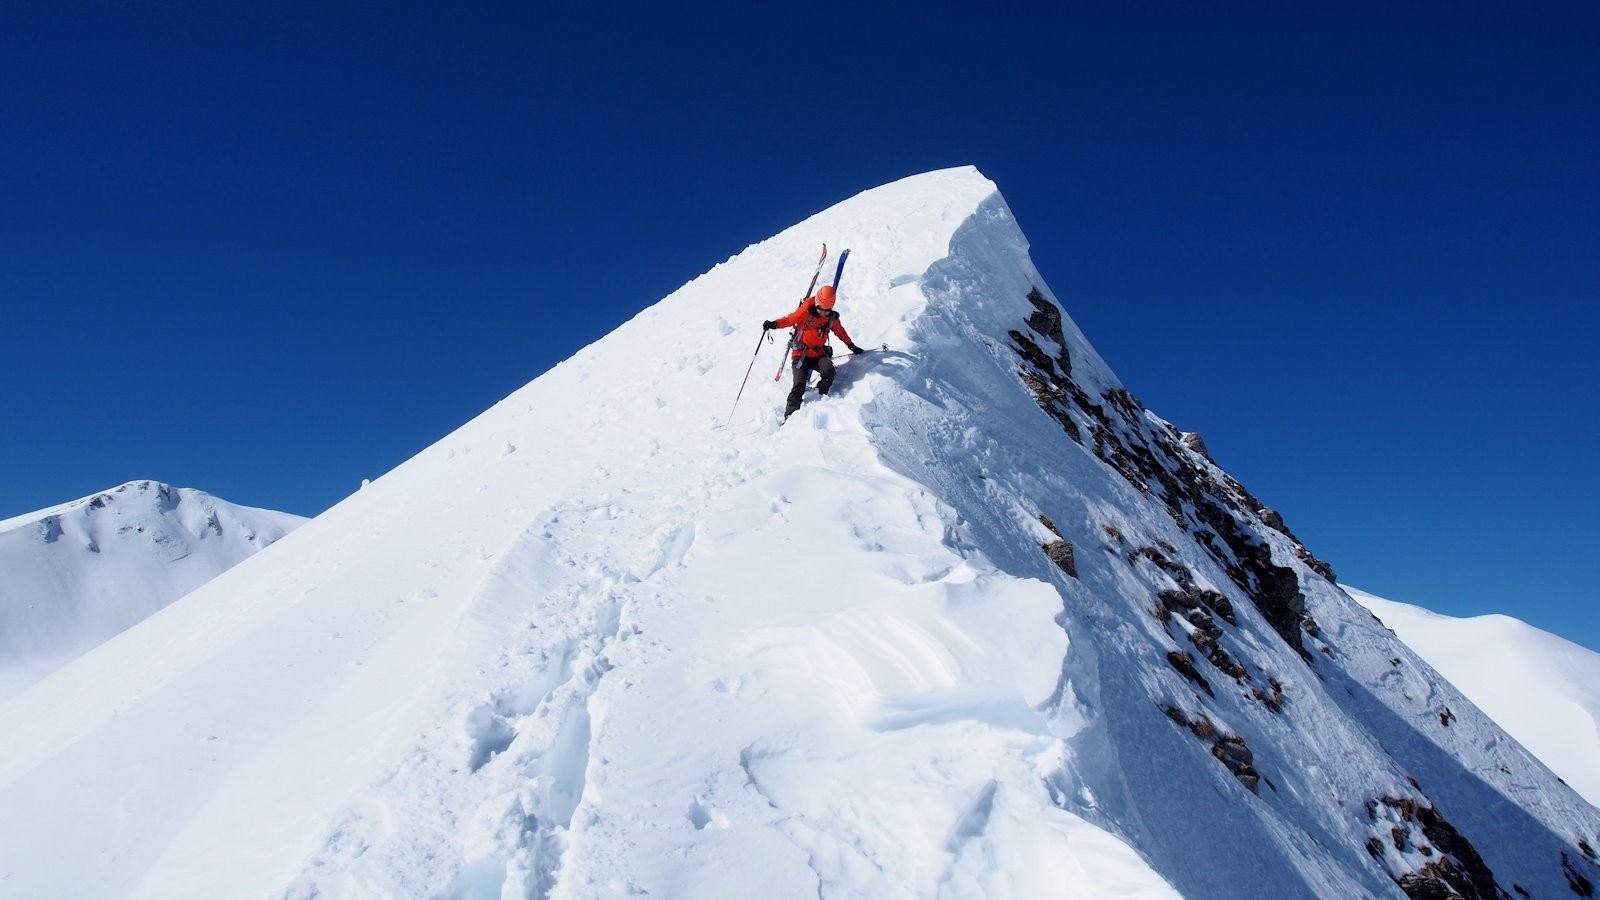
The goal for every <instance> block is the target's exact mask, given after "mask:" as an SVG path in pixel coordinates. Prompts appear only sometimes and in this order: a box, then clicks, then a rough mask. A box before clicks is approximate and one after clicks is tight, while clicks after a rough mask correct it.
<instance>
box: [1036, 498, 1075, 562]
mask: <svg viewBox="0 0 1600 900" xmlns="http://www.w3.org/2000/svg"><path fill="white" fill-rule="evenodd" d="M1039 524H1041V525H1043V526H1044V527H1046V528H1048V529H1050V533H1051V534H1053V535H1055V536H1056V539H1055V540H1053V541H1051V542H1049V543H1048V544H1040V545H1039V549H1041V550H1043V551H1044V555H1045V556H1048V557H1050V561H1051V562H1053V563H1055V564H1056V565H1057V566H1059V567H1060V569H1061V571H1063V572H1065V573H1067V574H1068V575H1071V576H1072V577H1073V578H1077V577H1078V564H1077V562H1076V561H1075V560H1074V559H1073V556H1072V542H1071V541H1069V540H1067V539H1065V538H1063V537H1062V536H1061V529H1059V528H1057V527H1056V523H1054V522H1052V521H1050V517H1049V516H1047V515H1045V514H1044V513H1040V514H1039Z"/></svg>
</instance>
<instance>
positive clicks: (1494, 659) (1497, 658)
mask: <svg viewBox="0 0 1600 900" xmlns="http://www.w3.org/2000/svg"><path fill="white" fill-rule="evenodd" d="M1344 589H1345V592H1346V593H1348V594H1349V595H1350V596H1351V597H1353V598H1355V600H1356V601H1357V602H1358V603H1360V604H1361V605H1362V606H1365V607H1366V608H1367V609H1369V610H1371V611H1372V613H1373V615H1376V616H1377V617H1378V618H1379V619H1382V620H1383V624H1385V625H1387V626H1389V628H1391V629H1392V630H1393V631H1394V633H1395V634H1396V635H1399V637H1400V639H1401V640H1402V641H1405V642H1406V646H1408V647H1410V648H1411V649H1412V650H1415V651H1416V652H1417V655H1418V656H1420V657H1422V658H1423V659H1424V660H1426V661H1427V663H1428V665H1430V666H1433V667H1434V668H1435V669H1437V670H1438V671H1439V674H1441V675H1443V676H1444V677H1445V678H1448V679H1449V680H1450V683H1451V684H1453V685H1455V686H1456V687H1457V688H1459V689H1460V690H1461V692H1462V693H1463V694H1466V696H1467V699H1469V700H1471V701H1472V702H1473V703H1475V704H1477V705H1478V708H1479V709H1481V710H1483V711H1484V712H1486V713H1488V714H1489V717H1490V718H1492V719H1494V720H1495V722H1496V723H1497V724H1499V725H1500V727H1502V728H1504V729H1505V730H1506V731H1507V732H1509V733H1510V734H1511V736H1512V737H1514V738H1516V739H1517V740H1519V741H1521V742H1522V745H1523V746H1524V747H1527V748H1528V749H1529V750H1531V751H1532V752H1533V755H1535V756H1537V757H1539V759H1540V761H1542V762H1543V763H1544V764H1545V765H1547V766H1549V767H1550V769H1551V771H1553V772H1555V773H1556V774H1557V775H1559V776H1561V777H1562V778H1563V779H1565V780H1566V781H1567V783H1568V784H1570V785H1572V787H1573V788H1574V789H1576V790H1577V792H1578V793H1580V794H1582V795H1583V796H1584V797H1585V798H1587V799H1588V801H1589V802H1590V803H1592V804H1594V805H1595V806H1597V807H1600V653H1596V652H1594V651H1593V650H1590V649H1588V648H1587V647H1580V646H1579V645H1577V644H1574V643H1572V642H1571V641H1569V640H1567V639H1565V638H1562V637H1558V636H1557V635H1553V634H1551V633H1549V632H1548V631H1543V630H1541V629H1538V628H1535V627H1533V626H1532V625H1529V624H1528V623H1526V622H1524V621H1522V620H1521V619H1515V618H1512V617H1511V616H1505V615H1487V616H1473V617H1472V618H1468V619H1459V618H1455V617H1453V616H1445V615H1440V614H1439V613H1436V612H1432V611H1430V610H1427V609H1424V608H1422V607H1420V606H1413V605H1411V604H1409V603H1399V602H1396V601H1394V600H1386V599H1384V598H1382V597H1378V596H1375V595H1373V594H1369V593H1367V592H1366V591H1362V590H1359V589H1357V588H1353V587H1350V586H1349V585H1345V586H1344Z"/></svg>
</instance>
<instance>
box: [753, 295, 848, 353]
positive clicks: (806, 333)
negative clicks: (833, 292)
mask: <svg viewBox="0 0 1600 900" xmlns="http://www.w3.org/2000/svg"><path fill="white" fill-rule="evenodd" d="M815 300H816V298H815V297H807V298H806V299H804V300H802V301H800V305H799V306H798V307H796V308H795V311H794V312H792V313H789V314H788V315H787V316H784V317H783V318H781V319H773V320H772V324H774V325H776V326H778V327H779V328H790V327H792V326H795V325H799V326H800V330H799V332H798V333H797V334H796V335H795V338H794V352H793V353H792V354H790V355H791V356H795V357H799V356H821V355H823V352H824V351H823V349H822V348H823V347H826V346H827V345H828V333H829V332H832V333H834V334H836V335H838V336H839V340H841V341H844V342H845V345H846V346H849V345H850V344H854V343H855V341H852V340H850V334H849V332H847V331H845V330H844V326H843V325H841V324H840V323H839V311H838V310H834V309H821V308H820V307H817V306H815V305H814V303H815ZM819 314H820V315H819Z"/></svg>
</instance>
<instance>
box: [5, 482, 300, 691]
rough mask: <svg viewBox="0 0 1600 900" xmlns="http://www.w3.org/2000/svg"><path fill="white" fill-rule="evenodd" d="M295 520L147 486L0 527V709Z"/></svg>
mask: <svg viewBox="0 0 1600 900" xmlns="http://www.w3.org/2000/svg"><path fill="white" fill-rule="evenodd" d="M303 521H305V520H304V519H302V518H301V517H299V516H294V515H289V514H288V513H280V512H273V511H271V510H265V509H254V508H252V507H247V506H236V505H234V504H232V503H228V502H227V501H224V500H220V499H218V498H216V497H213V496H211V495H209V494H206V493H204V492H203V491H197V490H193V489H190V488H176V487H172V486H171V485H166V484H161V483H159V482H155V481H132V482H129V483H127V484H124V485H120V486H118V487H115V488H112V489H110V490H108V491H102V492H100V493H98V494H94V495H93V496H89V497H84V498H83V499H81V500H74V501H72V502H71V503H63V504H61V505H59V506H55V507H52V508H50V509H45V510H40V511H39V512H35V513H28V514H26V515H21V516H14V517H12V518H9V519H6V520H4V521H0V573H3V575H0V699H4V698H6V697H9V696H11V695H12V694H15V693H17V692H18V691H20V690H22V689H23V688H25V687H27V686H28V685H30V684H32V683H33V682H35V681H38V680H39V679H40V678H43V677H44V676H45V675H48V674H49V673H50V672H52V671H54V670H55V669H57V668H59V667H60V666H62V665H63V664H65V663H66V662H68V661H70V660H72V659H73V658H75V657H77V656H79V655H80V654H82V653H83V652H85V651H87V650H88V649H90V648H91V647H94V646H95V645H97V644H99V643H101V642H102V641H105V640H106V639H108V638H110V637H111V636H113V635H115V634H117V633H118V632H120V631H122V630H123V629H125V628H128V627H129V626H131V625H133V624H134V623H136V622H139V621H141V620H143V619H144V618H146V617H147V616H149V615H151V614H152V613H154V612H156V611H157V610H159V609H161V608H162V607H164V606H166V605H167V604H169V603H171V602H172V601H173V600H176V599H178V598H179V597H181V596H183V595H184V594H187V593H188V592H189V591H191V590H193V589H195V588H196V587H199V586H200V585H202V584H204V583H206V582H207V581H210V580H211V579H212V578H215V577H216V576H217V575H219V574H221V573H222V572H225V571H227V570H228V569H230V568H232V567H233V566H235V565H238V564H239V563H240V562H242V561H243V560H245V559H247V558H248V557H250V556H252V555H254V554H255V553H257V552H259V551H260V550H262V549H264V548H266V547H267V546H269V545H271V544H272V543H273V542H274V541H276V540H278V539H279V538H281V537H283V536H284V535H285V534H287V533H288V532H289V531H291V530H293V529H294V528H295V527H296V526H297V525H299V524H300V523H301V522H303Z"/></svg>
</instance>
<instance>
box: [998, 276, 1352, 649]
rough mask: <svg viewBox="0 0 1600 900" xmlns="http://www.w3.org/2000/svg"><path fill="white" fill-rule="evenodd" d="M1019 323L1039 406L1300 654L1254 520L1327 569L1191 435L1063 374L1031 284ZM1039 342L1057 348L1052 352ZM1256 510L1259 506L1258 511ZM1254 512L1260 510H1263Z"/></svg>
mask: <svg viewBox="0 0 1600 900" xmlns="http://www.w3.org/2000/svg"><path fill="white" fill-rule="evenodd" d="M1028 301H1029V303H1030V304H1032V306H1033V308H1034V312H1033V313H1032V314H1030V315H1029V316H1028V318H1027V319H1026V323H1025V324H1026V325H1027V329H1028V330H1027V331H1024V330H1021V329H1018V330H1013V331H1011V332H1009V333H1008V334H1009V337H1010V338H1011V342H1012V348H1013V349H1014V350H1015V351H1016V352H1017V355H1018V356H1019V358H1020V361H1021V363H1022V365H1021V367H1020V370H1019V377H1020V378H1021V379H1022V382H1023V384H1024V385H1026V386H1027V388H1028V390H1029V391H1030V393H1031V394H1032V395H1033V397H1034V400H1035V402H1036V403H1038V405H1039V407H1040V409H1042V410H1044V412H1045V413H1047V414H1048V415H1049V416H1050V417H1051V418H1052V419H1054V420H1055V421H1056V422H1058V423H1059V424H1060V425H1061V427H1062V430H1063V431H1065V432H1066V433H1067V435H1068V436H1069V437H1071V438H1072V439H1073V440H1074V441H1075V442H1077V443H1079V444H1081V445H1084V446H1086V447H1088V448H1089V449H1091V450H1092V451H1093V452H1094V454H1095V456H1097V457H1098V458H1099V459H1100V460H1101V461H1102V462H1104V463H1105V464H1106V465H1108V466H1110V467H1111V468H1112V469H1114V470H1116V471H1117V472H1118V473H1119V474H1120V475H1122V477H1123V478H1124V479H1126V480H1127V481H1128V483H1129V484H1131V485H1133V486H1134V487H1135V488H1137V489H1138V490H1140V491H1142V492H1144V493H1147V494H1152V495H1155V496H1157V497H1158V498H1159V499H1160V500H1161V501H1162V503H1163V505H1164V507H1165V508H1166V510H1167V513H1168V515H1170V516H1171V517H1172V519H1173V521H1174V522H1176V523H1177V524H1178V525H1179V526H1180V527H1182V528H1183V529H1184V530H1185V531H1188V532H1189V533H1190V534H1192V535H1193V536H1194V538H1195V540H1196V541H1197V542H1199V544H1200V546H1202V547H1203V548H1205V550H1206V551H1207V552H1208V553H1209V554H1210V555H1211V556H1212V557H1213V558H1215V559H1216V561H1217V563H1218V564H1219V565H1220V566H1222V568H1223V569H1224V570H1225V571H1226V572H1227V573H1228V575H1229V577H1230V578H1231V579H1232V580H1233V582H1234V583H1235V585H1236V586H1237V587H1238V588H1239V590H1240V592H1241V593H1242V594H1243V596H1244V597H1246V598H1247V599H1248V600H1249V601H1250V602H1251V603H1252V605H1254V606H1255V607H1256V608H1257V609H1258V610H1260V611H1261V614H1262V615H1263V616H1264V617H1265V618H1266V620H1267V621H1268V623H1270V624H1271V626H1272V628H1273V630H1274V631H1275V632H1277V634H1278V635H1279V637H1281V638H1283V640H1284V642H1285V643H1287V644H1288V645H1289V646H1290V647H1292V648H1294V650H1295V651H1296V653H1298V654H1299V655H1300V656H1301V658H1302V659H1305V660H1306V661H1307V662H1309V661H1310V659H1311V654H1310V653H1309V652H1308V651H1307V650H1306V649H1305V647H1304V645H1303V644H1302V642H1301V638H1300V635H1301V633H1302V631H1306V630H1310V631H1313V632H1314V630H1315V627H1316V626H1315V623H1314V622H1312V621H1310V620H1309V618H1308V617H1307V615H1306V610H1305V596H1304V594H1302V593H1301V590H1300V584H1299V577H1298V576H1297V575H1296V574H1295V571H1294V569H1292V568H1291V567H1289V566H1285V565H1280V564H1278V563H1276V562H1274V561H1273V558H1272V550H1271V548H1270V546H1269V545H1268V544H1267V543H1266V542H1265V540H1264V539H1263V538H1262V537H1261V536H1260V535H1259V533H1257V531H1256V529H1260V528H1271V529H1273V530H1274V531H1277V532H1278V533H1280V534H1283V535H1284V536H1285V537H1287V538H1289V539H1290V540H1291V541H1292V546H1293V547H1294V548H1295V549H1294V553H1295V555H1296V556H1297V557H1298V558H1299V559H1301V560H1302V561H1304V562H1305V564H1306V565H1307V566H1308V567H1309V568H1311V569H1312V570H1313V571H1315V572H1318V573H1319V574H1321V575H1322V576H1323V577H1325V578H1328V579H1329V580H1332V578H1333V569H1332V567H1331V566H1328V565H1327V564H1326V563H1323V562H1322V561H1321V560H1318V559H1317V558H1316V557H1315V556H1314V555H1313V554H1311V552H1310V551H1309V550H1306V549H1305V547H1304V545H1303V544H1301V543H1300V542H1299V541H1298V539H1296V538H1294V537H1293V535H1292V533H1291V532H1289V529H1288V526H1287V525H1285V524H1284V523H1283V517H1282V516H1281V515H1279V514H1277V513H1276V512H1274V511H1272V510H1270V509H1268V508H1267V507H1265V506H1264V505H1263V504H1262V503H1260V502H1259V501H1258V500H1257V499H1256V498H1255V497H1254V496H1253V495H1251V494H1250V492H1249V491H1247V490H1245V488H1244V486H1243V485H1241V484H1239V483H1238V482H1237V481H1236V480H1234V479H1233V478H1232V477H1230V476H1228V475H1227V474H1226V473H1224V472H1222V471H1221V470H1220V469H1218V468H1216V466H1215V465H1213V464H1212V463H1211V460H1210V453H1209V451H1208V450H1207V449H1206V446H1205V442H1204V441H1203V440H1202V439H1201V438H1200V436H1199V435H1197V434H1194V433H1192V432H1190V433H1188V434H1185V433H1182V432H1179V431H1178V430H1177V429H1176V428H1173V427H1172V426H1170V425H1167V424H1166V423H1162V422H1160V421H1159V420H1158V419H1156V418H1155V417H1153V416H1150V415H1148V414H1147V412H1146V410H1145V408H1144V406H1143V405H1142V404H1140V403H1139V401H1138V400H1137V399H1136V398H1134V396H1133V395H1132V394H1131V393H1129V392H1128V391H1126V390H1124V389H1122V388H1112V389H1109V390H1107V391H1105V392H1104V393H1103V395H1102V396H1101V397H1100V398H1099V400H1098V401H1097V400H1095V399H1093V398H1091V397H1090V396H1089V395H1088V394H1087V393H1086V392H1085V391H1084V390H1083V389H1082V388H1081V387H1080V386H1079V385H1078V384H1077V383H1076V382H1075V381H1073V379H1072V377H1071V376H1072V360H1071V355H1070V353H1069V352H1068V349H1067V346H1066V342H1065V336H1064V335H1063V333H1062V326H1061V323H1062V317H1061V312H1060V310H1059V309H1057V308H1056V307H1055V305H1054V304H1052V303H1050V302H1049V301H1048V300H1046V299H1045V298H1044V297H1043V295H1042V294H1040V292H1039V291H1038V290H1037V289H1035V290H1033V291H1031V292H1030V293H1029V294H1028ZM1042 342H1048V343H1053V344H1055V345H1056V347H1057V348H1059V349H1058V350H1057V351H1056V352H1055V353H1054V354H1053V355H1052V354H1051V352H1049V351H1048V350H1047V349H1045V346H1043V344H1042ZM1258 511H1259V512H1258ZM1263 513H1265V516H1264V517H1263Z"/></svg>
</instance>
